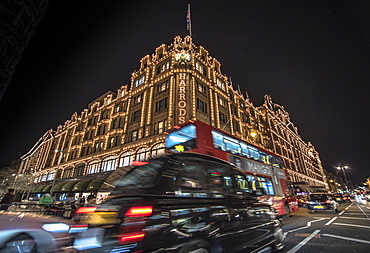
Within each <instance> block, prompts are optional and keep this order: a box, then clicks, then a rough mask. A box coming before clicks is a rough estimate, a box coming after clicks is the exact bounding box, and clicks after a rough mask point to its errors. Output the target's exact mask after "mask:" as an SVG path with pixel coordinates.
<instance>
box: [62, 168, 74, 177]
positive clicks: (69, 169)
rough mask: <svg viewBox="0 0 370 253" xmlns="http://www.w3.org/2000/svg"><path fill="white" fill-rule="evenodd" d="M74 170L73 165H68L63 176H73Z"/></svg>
mask: <svg viewBox="0 0 370 253" xmlns="http://www.w3.org/2000/svg"><path fill="white" fill-rule="evenodd" d="M72 171H73V167H72V166H70V167H67V168H66V169H65V170H64V173H63V178H69V177H72Z"/></svg>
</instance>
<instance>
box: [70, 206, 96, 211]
mask: <svg viewBox="0 0 370 253" xmlns="http://www.w3.org/2000/svg"><path fill="white" fill-rule="evenodd" d="M97 208H98V207H97V206H84V207H80V208H78V209H77V211H76V212H75V213H94V212H95V210H96V209H97Z"/></svg>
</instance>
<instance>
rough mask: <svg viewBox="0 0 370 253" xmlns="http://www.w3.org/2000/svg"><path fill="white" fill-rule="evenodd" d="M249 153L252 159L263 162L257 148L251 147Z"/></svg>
mask: <svg viewBox="0 0 370 253" xmlns="http://www.w3.org/2000/svg"><path fill="white" fill-rule="evenodd" d="M248 148H249V153H250V154H251V158H252V159H253V160H256V161H261V155H260V152H259V151H258V149H257V148H254V147H252V146H249V147H248Z"/></svg>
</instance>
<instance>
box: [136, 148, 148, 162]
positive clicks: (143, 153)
mask: <svg viewBox="0 0 370 253" xmlns="http://www.w3.org/2000/svg"><path fill="white" fill-rule="evenodd" d="M148 158H149V150H148V149H147V148H139V149H138V150H137V151H136V156H135V160H136V161H145V160H148Z"/></svg>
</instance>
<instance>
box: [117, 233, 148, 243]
mask: <svg viewBox="0 0 370 253" xmlns="http://www.w3.org/2000/svg"><path fill="white" fill-rule="evenodd" d="M144 237H145V233H144V232H141V231H140V232H137V233H131V234H123V235H122V236H120V237H119V241H120V243H122V244H127V243H135V242H140V241H142V240H143V239H144Z"/></svg>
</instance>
